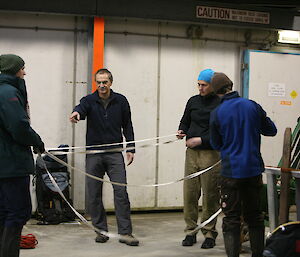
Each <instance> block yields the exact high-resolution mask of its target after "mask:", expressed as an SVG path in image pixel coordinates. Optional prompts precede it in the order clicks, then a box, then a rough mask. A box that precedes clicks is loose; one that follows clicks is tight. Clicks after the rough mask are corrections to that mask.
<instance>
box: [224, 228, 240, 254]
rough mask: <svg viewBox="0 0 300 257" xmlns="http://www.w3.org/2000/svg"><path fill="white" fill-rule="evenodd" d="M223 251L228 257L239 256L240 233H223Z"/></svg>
mask: <svg viewBox="0 0 300 257" xmlns="http://www.w3.org/2000/svg"><path fill="white" fill-rule="evenodd" d="M223 237H224V244H225V250H226V254H227V256H228V257H239V255H240V232H239V231H234V232H231V231H228V232H223Z"/></svg>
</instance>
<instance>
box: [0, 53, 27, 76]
mask: <svg viewBox="0 0 300 257" xmlns="http://www.w3.org/2000/svg"><path fill="white" fill-rule="evenodd" d="M24 64H25V62H24V60H23V59H22V58H21V57H20V56H17V55H14V54H2V55H0V71H1V73H6V74H10V75H16V74H17V72H18V71H19V70H20V69H22V68H23V67H24Z"/></svg>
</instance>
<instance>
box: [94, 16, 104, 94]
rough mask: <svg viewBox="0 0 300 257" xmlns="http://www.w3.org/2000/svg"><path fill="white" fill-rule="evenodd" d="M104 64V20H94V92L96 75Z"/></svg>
mask: <svg viewBox="0 0 300 257" xmlns="http://www.w3.org/2000/svg"><path fill="white" fill-rule="evenodd" d="M103 64H104V18H100V17H95V18H94V43H93V74H92V78H93V79H92V92H94V91H95V90H96V89H97V85H96V82H95V79H94V74H95V73H96V71H97V70H99V69H101V68H103Z"/></svg>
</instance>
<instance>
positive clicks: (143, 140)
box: [46, 133, 178, 151]
mask: <svg viewBox="0 0 300 257" xmlns="http://www.w3.org/2000/svg"><path fill="white" fill-rule="evenodd" d="M176 135H178V134H177V133H176V134H171V135H167V136H160V137H153V138H147V139H141V140H136V141H128V142H119V143H112V144H102V145H89V146H73V147H61V148H46V150H47V151H61V150H72V149H88V148H95V147H106V146H114V145H120V144H123V143H126V144H133V143H141V142H146V141H152V140H158V139H162V138H168V137H173V136H176Z"/></svg>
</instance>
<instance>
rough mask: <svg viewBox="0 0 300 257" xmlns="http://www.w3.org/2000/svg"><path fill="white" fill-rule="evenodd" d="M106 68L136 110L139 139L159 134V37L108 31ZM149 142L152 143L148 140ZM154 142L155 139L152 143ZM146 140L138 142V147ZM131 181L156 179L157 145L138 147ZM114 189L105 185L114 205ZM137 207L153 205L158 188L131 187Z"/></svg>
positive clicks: (129, 171) (130, 169)
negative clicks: (109, 32)
mask: <svg viewBox="0 0 300 257" xmlns="http://www.w3.org/2000/svg"><path fill="white" fill-rule="evenodd" d="M105 67H107V68H108V69H109V70H110V71H111V72H112V73H113V76H114V82H113V86H112V89H113V90H115V91H116V92H118V93H121V94H124V95H125V96H126V97H127V99H128V101H129V103H130V105H131V112H132V122H133V126H134V131H135V139H136V140H140V139H145V138H153V137H155V136H156V108H157V96H156V94H157V93H156V92H157V40H156V39H155V38H153V37H143V36H125V35H112V34H106V38H105ZM146 143H149V142H146ZM151 143H152V142H151ZM142 144H145V143H138V144H137V146H139V145H142ZM127 180H128V183H129V184H153V183H154V182H155V148H154V147H148V148H143V149H142V148H138V149H137V153H136V155H135V159H134V162H133V163H132V164H131V165H130V166H128V167H127ZM111 192H112V190H111V186H110V185H105V194H107V195H108V196H107V197H105V204H106V206H107V207H108V208H110V207H112V199H113V197H112V193H111ZM128 193H129V197H130V201H131V205H132V207H134V208H139V207H153V206H154V200H155V199H154V189H153V188H140V187H129V188H128Z"/></svg>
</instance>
